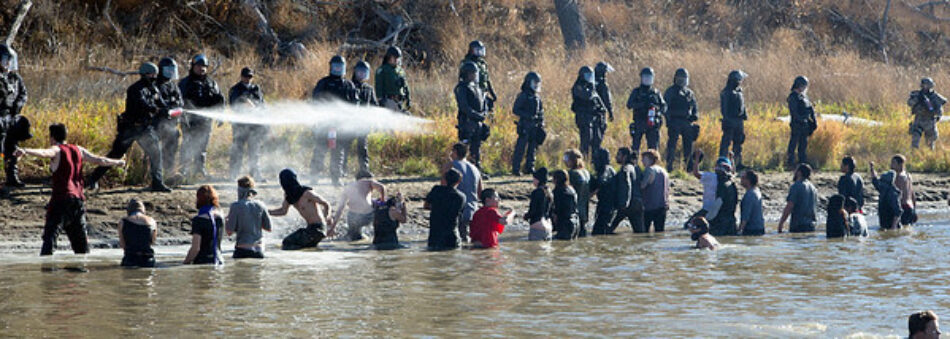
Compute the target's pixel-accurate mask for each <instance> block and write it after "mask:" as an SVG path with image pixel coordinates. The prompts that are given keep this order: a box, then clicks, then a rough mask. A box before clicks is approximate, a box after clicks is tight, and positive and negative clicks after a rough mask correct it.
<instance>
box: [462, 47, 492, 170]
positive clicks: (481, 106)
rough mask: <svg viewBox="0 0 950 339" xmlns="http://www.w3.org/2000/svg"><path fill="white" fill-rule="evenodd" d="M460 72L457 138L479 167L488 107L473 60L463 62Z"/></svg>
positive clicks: (486, 127) (485, 133)
mask: <svg viewBox="0 0 950 339" xmlns="http://www.w3.org/2000/svg"><path fill="white" fill-rule="evenodd" d="M461 74H462V75H463V76H464V77H463V78H462V79H461V80H459V83H458V85H456V86H455V101H456V103H458V109H459V112H458V119H459V120H458V129H459V138H460V141H461V142H462V143H466V144H468V147H469V150H470V152H471V153H470V154H471V158H472V162H473V163H474V164H475V166H476V167H478V168H479V169H481V168H482V166H481V146H482V141H484V140H485V139H487V138H488V133H487V131H488V125H486V124H485V119H486V118H488V107H487V105H486V104H485V93H484V92H482V89H481V88H479V87H478V66H477V65H475V63H473V62H466V63H463V64H462V68H461Z"/></svg>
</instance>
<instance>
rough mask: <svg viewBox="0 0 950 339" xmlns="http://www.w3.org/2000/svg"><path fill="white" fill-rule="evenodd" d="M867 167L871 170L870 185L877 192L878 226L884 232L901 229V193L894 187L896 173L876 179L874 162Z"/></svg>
mask: <svg viewBox="0 0 950 339" xmlns="http://www.w3.org/2000/svg"><path fill="white" fill-rule="evenodd" d="M891 162H893V160H892V161H891ZM868 166H869V167H870V168H871V184H872V185H874V188H875V189H877V192H878V198H877V216H878V221H879V225H880V226H881V228H882V229H885V230H889V229H899V228H901V223H900V221H901V215H902V214H903V209H902V208H901V191H900V190H899V189H897V187H895V185H894V179H895V178H896V177H897V172H894V171H893V170H891V171H887V172H886V173H884V174H881V176H880V177H878V176H877V171H875V170H874V162H873V161H872V162H870V163H869V164H868Z"/></svg>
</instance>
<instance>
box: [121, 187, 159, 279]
mask: <svg viewBox="0 0 950 339" xmlns="http://www.w3.org/2000/svg"><path fill="white" fill-rule="evenodd" d="M125 211H126V213H128V216H126V217H125V218H122V220H119V228H118V230H117V231H118V233H119V248H121V249H122V252H123V253H124V255H123V256H122V264H121V265H122V266H123V267H155V251H154V250H152V245H155V238H156V237H157V236H158V225H157V224H156V223H155V219H152V217H149V216H147V215H145V205H144V204H142V202H141V201H138V200H135V199H132V200H129V204H128V206H127V207H126V208H125Z"/></svg>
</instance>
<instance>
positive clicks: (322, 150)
mask: <svg viewBox="0 0 950 339" xmlns="http://www.w3.org/2000/svg"><path fill="white" fill-rule="evenodd" d="M345 75H346V59H344V58H343V57H342V56H339V55H335V56H333V58H331V59H330V74H329V75H327V76H326V77H323V79H320V81H318V82H317V86H316V87H314V88H313V93H312V96H311V97H312V99H313V100H314V101H327V100H342V101H344V102H348V103H356V102H357V90H356V86H354V85H353V83H352V82H350V80H347V79H346V78H344V77H343V76H345ZM314 139H315V140H316V144H315V145H314V147H313V158H311V159H310V174H311V175H313V176H318V175H320V174H322V172H323V169H324V161H325V159H326V153H327V151H330V152H331V153H330V178H331V179H332V180H333V184H334V185H337V186H339V185H340V175H341V174H342V172H343V168H342V167H343V158H342V156H343V152H344V151H343V150H342V149H343V148H344V147H341V146H339V145H337V130H336V128H335V127H334V126H320V127H318V128H316V129H315V130H314Z"/></svg>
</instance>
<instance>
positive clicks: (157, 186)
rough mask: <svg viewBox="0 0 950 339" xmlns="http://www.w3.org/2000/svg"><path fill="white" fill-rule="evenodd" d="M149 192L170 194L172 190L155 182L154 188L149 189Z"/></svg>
mask: <svg viewBox="0 0 950 339" xmlns="http://www.w3.org/2000/svg"><path fill="white" fill-rule="evenodd" d="M148 190H149V191H152V192H163V193H168V192H171V191H172V189H171V188H169V187H168V186H165V184H164V183H162V182H153V183H152V186H151V187H149V188H148Z"/></svg>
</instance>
